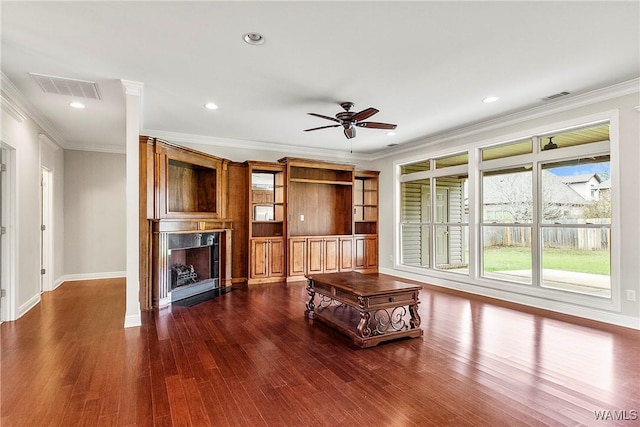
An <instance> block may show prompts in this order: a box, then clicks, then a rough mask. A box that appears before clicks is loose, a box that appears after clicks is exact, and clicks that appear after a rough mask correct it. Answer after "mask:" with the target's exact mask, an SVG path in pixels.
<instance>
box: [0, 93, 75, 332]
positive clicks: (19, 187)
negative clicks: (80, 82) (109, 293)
mask: <svg viewBox="0 0 640 427" xmlns="http://www.w3.org/2000/svg"><path fill="white" fill-rule="evenodd" d="M9 104H10V105H11V106H9ZM9 110H12V111H13V114H9ZM16 112H17V114H16ZM44 133H45V132H44V131H43V129H41V128H40V127H39V126H38V125H37V124H36V123H35V122H34V121H33V120H32V119H31V118H30V117H29V116H28V115H27V114H26V113H25V112H24V111H23V110H22V109H21V108H20V107H19V106H18V105H16V104H13V103H12V101H11V100H10V99H9V98H8V97H7V98H5V99H3V111H2V142H3V144H4V145H6V146H8V147H10V149H11V150H12V151H13V154H12V156H13V157H14V158H15V165H13V166H14V170H13V171H12V174H13V175H14V176H13V180H14V182H13V185H14V186H15V200H14V202H15V206H13V209H14V218H13V220H14V221H15V222H14V223H12V224H11V227H10V228H9V230H8V234H7V238H9V239H12V240H13V241H15V247H13V248H12V250H14V251H15V253H14V254H12V255H14V256H15V271H14V274H13V280H12V283H8V284H3V286H6V287H7V290H8V292H9V293H13V295H10V299H11V300H13V301H14V304H13V306H12V307H7V310H5V311H6V312H3V319H6V320H13V319H16V318H18V317H20V316H22V315H23V314H24V313H26V312H27V311H28V310H29V309H30V308H32V307H33V306H34V305H35V304H37V303H38V302H39V301H40V200H41V199H40V166H41V158H43V159H44V162H45V163H46V166H47V168H48V169H49V170H51V171H52V177H53V180H54V189H53V197H54V202H53V216H54V219H53V221H54V223H53V227H54V230H55V231H54V233H55V236H54V242H53V252H54V253H53V257H54V271H53V273H52V278H53V280H54V281H55V280H57V279H58V278H59V277H60V276H62V274H63V269H62V265H63V259H64V249H63V245H62V238H61V237H62V233H63V230H64V223H63V188H62V187H63V186H62V182H63V180H64V154H63V150H62V149H57V150H56V149H55V145H53V147H52V146H49V147H48V148H46V149H45V150H44V151H43V152H41V142H40V135H41V134H44Z"/></svg>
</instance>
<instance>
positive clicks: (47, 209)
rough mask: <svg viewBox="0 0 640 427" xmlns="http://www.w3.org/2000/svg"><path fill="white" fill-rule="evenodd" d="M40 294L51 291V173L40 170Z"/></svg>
mask: <svg viewBox="0 0 640 427" xmlns="http://www.w3.org/2000/svg"><path fill="white" fill-rule="evenodd" d="M40 180H41V181H40V185H41V187H40V190H41V197H42V202H41V203H40V208H41V212H40V224H41V226H40V233H41V235H40V292H44V291H50V290H51V283H50V282H51V280H50V279H51V171H49V170H47V169H45V168H41V169H40Z"/></svg>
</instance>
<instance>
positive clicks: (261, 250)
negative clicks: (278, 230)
mask: <svg viewBox="0 0 640 427" xmlns="http://www.w3.org/2000/svg"><path fill="white" fill-rule="evenodd" d="M250 255H251V266H250V272H249V274H250V277H251V278H253V279H255V278H263V277H268V276H269V262H268V257H269V240H267V239H251V254H250Z"/></svg>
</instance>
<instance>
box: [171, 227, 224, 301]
mask: <svg viewBox="0 0 640 427" xmlns="http://www.w3.org/2000/svg"><path fill="white" fill-rule="evenodd" d="M167 246H168V247H167V258H168V262H167V267H168V268H169V271H168V274H167V276H166V277H167V278H168V279H169V280H170V282H169V293H170V295H171V301H172V302H173V301H177V300H181V299H184V298H188V297H191V296H194V295H197V294H200V293H203V292H207V291H210V290H213V289H217V288H219V287H220V233H218V232H213V233H187V234H184V233H171V234H169V235H168V241H167Z"/></svg>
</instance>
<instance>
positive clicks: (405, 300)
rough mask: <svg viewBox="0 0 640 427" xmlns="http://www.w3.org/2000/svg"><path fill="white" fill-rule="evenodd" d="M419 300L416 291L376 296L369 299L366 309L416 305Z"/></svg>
mask: <svg viewBox="0 0 640 427" xmlns="http://www.w3.org/2000/svg"><path fill="white" fill-rule="evenodd" d="M417 299H418V292H414V291H410V292H401V293H396V294H389V295H376V296H373V297H368V298H367V300H366V304H365V307H366V308H377V307H390V306H394V307H398V306H401V305H410V304H415V303H416V301H417Z"/></svg>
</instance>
